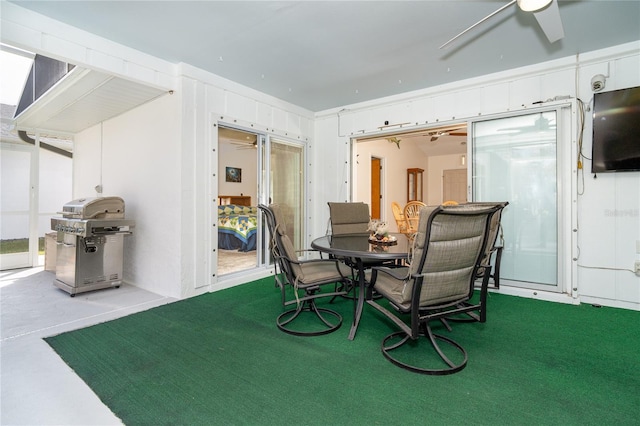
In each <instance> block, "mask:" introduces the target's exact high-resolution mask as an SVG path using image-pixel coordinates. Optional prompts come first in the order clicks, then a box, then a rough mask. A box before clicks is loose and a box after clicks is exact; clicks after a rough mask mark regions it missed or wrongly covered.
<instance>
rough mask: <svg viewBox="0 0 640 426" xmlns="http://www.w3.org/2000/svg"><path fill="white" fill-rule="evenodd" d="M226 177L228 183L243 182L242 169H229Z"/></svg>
mask: <svg viewBox="0 0 640 426" xmlns="http://www.w3.org/2000/svg"><path fill="white" fill-rule="evenodd" d="M225 176H226V181H227V182H242V169H239V168H237V167H227V170H226V173H225Z"/></svg>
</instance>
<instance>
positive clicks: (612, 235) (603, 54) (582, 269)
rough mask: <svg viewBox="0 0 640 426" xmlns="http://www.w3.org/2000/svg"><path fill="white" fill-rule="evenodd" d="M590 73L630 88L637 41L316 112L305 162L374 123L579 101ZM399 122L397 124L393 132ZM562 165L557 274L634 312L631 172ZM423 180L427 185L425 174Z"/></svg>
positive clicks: (340, 147)
mask: <svg viewBox="0 0 640 426" xmlns="http://www.w3.org/2000/svg"><path fill="white" fill-rule="evenodd" d="M595 74H605V75H608V76H609V77H608V79H607V90H613V89H617V88H623V87H631V86H637V85H640V42H635V43H630V44H626V45H622V46H616V47H613V48H609V49H605V50H602V51H598V52H592V53H590V54H587V55H582V56H581V57H580V58H575V57H571V58H565V59H562V60H557V61H552V62H548V63H544V64H538V65H536V66H531V67H526V68H522V69H516V70H511V71H508V72H503V73H497V74H492V75H488V76H484V77H480V78H475V79H470V80H466V81H461V82H457V83H454V84H447V85H443V86H438V87H432V88H428V89H425V90H422V91H416V92H411V93H407V94H403V95H398V96H393V97H389V98H384V99H379V100H376V101H372V102H365V103H361V104H357V105H348V106H345V107H340V108H336V109H334V110H328V111H322V112H319V113H317V114H316V135H315V138H316V139H318V140H323V141H326V143H323V144H322V145H316V149H315V150H314V156H315V161H316V162H317V163H334V162H335V161H336V160H335V159H336V158H338V159H339V160H338V162H340V161H341V159H343V158H348V156H349V146H348V140H349V139H350V137H356V136H357V137H361V136H362V135H376V134H379V133H380V132H379V131H378V128H379V127H380V126H382V125H383V124H384V121H389V122H390V123H391V124H393V123H406V122H409V123H415V124H414V126H413V127H415V128H418V127H422V126H424V125H426V124H427V125H429V124H433V123H438V124H440V125H446V124H447V123H448V120H451V119H452V117H455V120H456V121H460V120H465V119H469V120H472V119H477V118H478V117H487V116H490V115H492V114H500V113H505V112H509V111H510V112H514V111H521V110H526V109H529V108H534V107H535V104H534V102H538V101H545V102H547V101H550V102H548V104H554V102H553V101H552V100H553V99H554V98H556V97H561V98H564V97H566V96H571V97H572V98H580V99H582V100H583V101H585V102H587V103H589V102H590V100H591V98H592V92H591V88H590V80H591V77H592V76H593V75H595ZM560 102H561V101H560ZM557 103H558V102H556V104H557ZM577 117H578V114H577V111H575V110H574V111H573V115H572V123H571V124H572V130H573V131H572V134H571V135H569V136H565V135H561V140H560V143H562V144H565V146H572V147H574V148H575V147H576V146H577V135H578V131H577V123H578V119H577ZM589 117H590V116H589V115H588V114H587V118H586V126H585V131H584V141H583V152H584V154H585V155H586V156H587V157H588V156H590V152H591V123H590V119H589ZM411 127H412V126H408V128H409V129H410V128H411ZM408 128H407V126H403V130H407V129H408ZM574 152H575V149H574ZM572 163H573V164H572V166H571V167H572V170H571V171H567V173H564V174H563V176H572V177H571V178H569V179H566V178H565V180H564V181H563V182H561V187H562V188H563V189H566V188H571V187H572V180H574V179H575V180H576V181H577V183H578V190H579V192H578V191H576V193H574V194H572V197H573V198H574V199H575V202H574V203H572V208H573V209H568V211H567V212H565V215H566V216H567V217H563V218H561V220H562V221H563V222H565V223H569V224H571V225H572V226H574V227H575V229H576V230H577V232H575V233H574V234H575V235H576V242H575V247H574V249H573V250H570V251H571V252H570V253H567V258H565V259H564V260H563V262H564V263H566V264H567V265H569V266H570V267H571V268H567V269H573V271H574V272H573V274H571V273H569V274H567V276H565V277H564V278H563V279H567V280H572V281H573V283H575V284H574V285H575V286H576V288H577V290H576V291H575V295H577V296H579V297H580V298H581V299H582V300H583V301H589V302H593V301H597V303H601V304H604V305H611V306H622V307H630V308H633V309H640V277H637V276H636V275H635V274H633V273H632V272H631V268H632V267H633V263H634V260H635V259H640V254H639V253H636V244H637V241H638V240H640V213H639V207H640V173H638V172H633V173H619V174H608V175H599V176H598V179H593V177H592V176H591V174H590V173H588V170H589V169H590V166H591V164H590V162H589V161H588V160H586V161H585V164H584V170H587V173H583V171H584V170H582V171H578V170H577V169H576V166H575V164H576V163H575V162H572ZM568 172H571V173H568ZM430 180H431V182H430V184H429V187H430V188H431V185H432V184H433V182H432V181H433V178H432V177H431V176H430ZM326 183H328V185H329V187H330V188H331V187H332V188H334V190H335V191H336V192H338V193H343V192H345V190H346V189H348V188H349V186H350V182H349V181H348V180H345V181H343V180H342V179H338V178H337V177H336V176H335V175H333V174H331V173H329V174H328V175H326ZM324 185H325V182H319V181H318V180H317V179H316V186H315V187H314V189H313V190H314V193H317V195H318V196H317V197H315V199H314V203H315V205H318V206H322V205H323V204H325V203H326V202H327V201H329V200H330V199H331V196H330V194H327V188H326V187H325V186H324ZM316 189H317V192H316ZM429 201H430V202H432V200H429ZM573 216H575V217H573ZM327 217H328V213H327V214H325V215H323V216H322V217H321V219H322V220H324V221H326V218H327ZM570 238H571V237H567V239H570ZM564 243H565V244H567V245H568V246H571V245H572V244H571V243H567V242H564ZM572 259H576V260H572ZM572 276H573V278H572ZM567 277H568V278H567ZM562 284H563V285H562V286H561V287H562V288H571V284H572V283H562Z"/></svg>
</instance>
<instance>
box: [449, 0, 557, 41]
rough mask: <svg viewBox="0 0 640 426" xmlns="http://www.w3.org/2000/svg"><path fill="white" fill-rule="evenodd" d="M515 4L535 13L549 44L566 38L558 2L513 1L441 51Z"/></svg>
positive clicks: (537, 0)
mask: <svg viewBox="0 0 640 426" xmlns="http://www.w3.org/2000/svg"><path fill="white" fill-rule="evenodd" d="M514 3H518V7H520V9H521V10H522V11H524V12H532V13H533V16H535V18H536V20H537V21H538V24H539V25H540V28H542V31H544V33H545V35H546V36H547V38H548V39H549V43H554V42H556V41H558V40H560V39H561V38H563V37H564V29H563V27H562V19H561V18H560V10H559V9H558V0H511V1H510V2H509V3H507V4H505V5H504V6H502V7H501V8H500V9H498V10H496V11H495V12H493V13H491V14H489V15H487V16H485V17H484V18H482V19H481V20H479V21H478V22H476V23H475V24H473V25H471V26H470V27H469V28H467V29H466V30H464V31H462V32H461V33H460V34H458V35H456V36H455V37H453V38H452V39H450V40H449V41H447V42H446V43H444V44H443V45H442V46H440V49H443V48H445V47H447V46H449V45H450V44H451V43H452V42H453V41H454V40H457V39H458V38H459V37H460V36H462V35H463V34H466V33H467V32H469V31H470V30H472V29H473V28H475V27H477V26H478V25H480V24H481V23H483V22H484V21H486V20H487V19H489V18H491V17H493V16H495V15H497V14H498V13H500V12H502V11H503V10H505V9H507V8H509V7H511V6H512V5H513V4H514Z"/></svg>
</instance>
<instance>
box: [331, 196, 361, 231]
mask: <svg viewBox="0 0 640 426" xmlns="http://www.w3.org/2000/svg"><path fill="white" fill-rule="evenodd" d="M328 204H329V220H330V222H331V234H332V235H341V234H367V233H368V232H369V222H370V220H371V216H370V215H369V205H368V204H365V203H362V202H354V203H335V202H329V203H328Z"/></svg>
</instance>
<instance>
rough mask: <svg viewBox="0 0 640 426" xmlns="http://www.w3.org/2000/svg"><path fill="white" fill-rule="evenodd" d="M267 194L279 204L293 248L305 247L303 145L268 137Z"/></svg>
mask: <svg viewBox="0 0 640 426" xmlns="http://www.w3.org/2000/svg"><path fill="white" fill-rule="evenodd" d="M268 153H269V154H268V155H269V158H268V160H269V161H268V167H269V173H268V175H269V180H268V195H267V198H268V200H269V202H270V203H277V204H279V205H280V207H281V209H282V212H283V215H284V220H285V222H286V224H287V235H289V236H291V240H292V242H293V245H294V247H295V249H296V250H301V249H303V248H304V247H305V244H304V236H305V220H304V217H305V215H304V211H305V204H304V200H305V198H306V197H305V192H306V191H305V180H304V145H303V144H300V143H295V142H290V141H286V140H281V139H276V138H273V137H272V138H270V143H269V150H268Z"/></svg>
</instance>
